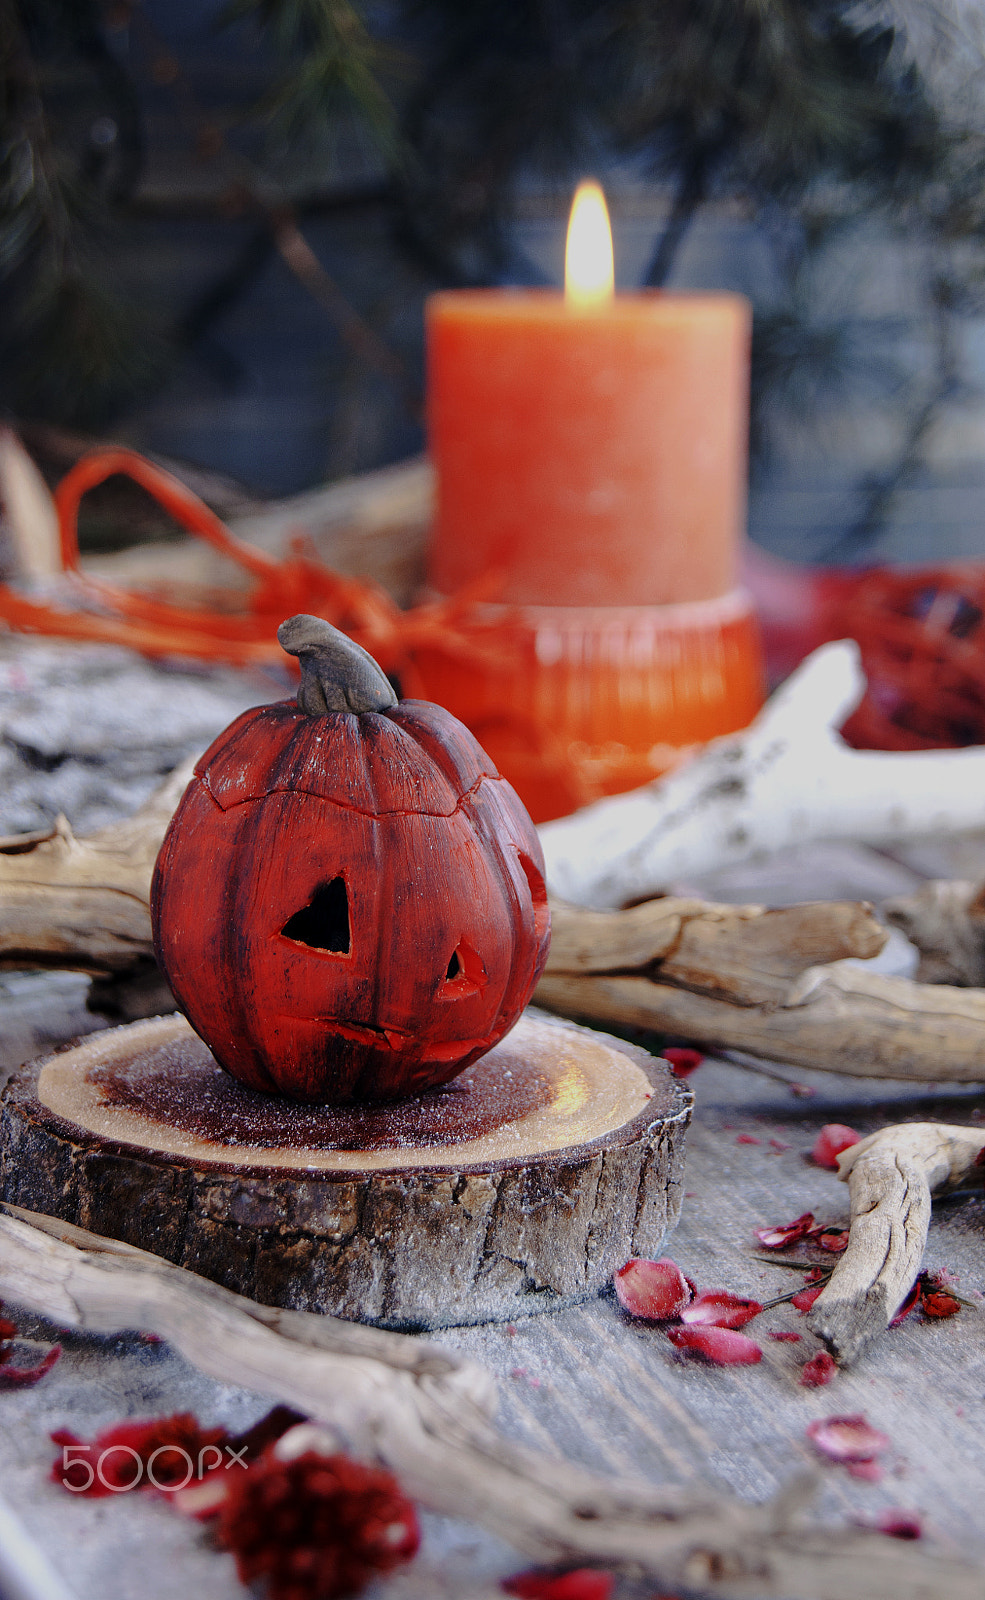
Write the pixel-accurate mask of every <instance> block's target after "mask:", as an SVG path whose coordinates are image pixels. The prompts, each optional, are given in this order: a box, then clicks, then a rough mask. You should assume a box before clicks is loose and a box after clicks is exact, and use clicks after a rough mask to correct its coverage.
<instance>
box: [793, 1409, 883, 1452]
mask: <svg viewBox="0 0 985 1600" xmlns="http://www.w3.org/2000/svg"><path fill="white" fill-rule="evenodd" d="M807 1436H808V1438H809V1439H810V1440H811V1441H812V1443H813V1444H814V1447H815V1449H816V1450H819V1451H820V1452H821V1454H822V1455H824V1456H827V1457H828V1459H829V1460H830V1461H847V1462H856V1463H857V1462H863V1461H872V1460H874V1458H875V1457H876V1456H877V1455H880V1454H881V1453H882V1451H883V1450H888V1449H889V1444H890V1441H889V1439H888V1438H887V1436H886V1434H884V1433H880V1432H879V1430H878V1429H877V1428H873V1427H872V1426H871V1424H870V1423H869V1422H868V1421H867V1419H866V1418H865V1417H864V1416H862V1415H861V1414H858V1415H855V1416H852V1417H824V1418H823V1419H820V1420H818V1421H816V1422H809V1423H808V1424H807Z"/></svg>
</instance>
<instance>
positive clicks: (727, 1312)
mask: <svg viewBox="0 0 985 1600" xmlns="http://www.w3.org/2000/svg"><path fill="white" fill-rule="evenodd" d="M762 1309H763V1308H762V1306H761V1305H760V1303H759V1301H758V1300H747V1299H744V1298H743V1296H742V1295H739V1294H731V1293H730V1292H729V1290H727V1289H705V1290H704V1292H703V1293H702V1294H699V1295H698V1296H697V1297H696V1298H695V1299H694V1300H692V1301H691V1304H690V1305H689V1306H685V1307H684V1310H683V1311H682V1312H681V1321H682V1322H686V1323H688V1325H692V1324H697V1325H700V1326H702V1327H708V1328H744V1327H745V1325H746V1323H747V1322H751V1321H752V1319H753V1317H758V1316H759V1313H760V1312H761V1311H762Z"/></svg>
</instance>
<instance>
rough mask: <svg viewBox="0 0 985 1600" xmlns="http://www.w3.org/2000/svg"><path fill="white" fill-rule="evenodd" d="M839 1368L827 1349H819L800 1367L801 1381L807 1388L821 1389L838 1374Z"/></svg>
mask: <svg viewBox="0 0 985 1600" xmlns="http://www.w3.org/2000/svg"><path fill="white" fill-rule="evenodd" d="M837 1372H838V1368H837V1366H836V1365H835V1362H834V1359H833V1357H831V1356H830V1355H829V1354H828V1352H827V1350H819V1351H818V1353H817V1355H816V1356H812V1357H811V1359H810V1361H805V1363H804V1365H803V1366H802V1367H801V1369H800V1381H801V1383H802V1384H803V1386H804V1388H805V1389H820V1388H821V1387H822V1386H823V1385H824V1384H826V1383H830V1382H831V1379H832V1378H834V1377H836V1376H837Z"/></svg>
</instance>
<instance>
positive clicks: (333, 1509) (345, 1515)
mask: <svg viewBox="0 0 985 1600" xmlns="http://www.w3.org/2000/svg"><path fill="white" fill-rule="evenodd" d="M218 1539H219V1543H220V1544H221V1545H222V1546H223V1548H225V1549H227V1550H230V1551H232V1553H233V1555H234V1556H235V1558H236V1569H237V1571H238V1573H239V1576H240V1578H241V1579H242V1581H243V1582H244V1583H252V1582H254V1580H256V1579H257V1578H266V1580H267V1584H268V1592H269V1595H270V1600H341V1597H342V1596H345V1595H353V1594H358V1593H359V1592H360V1591H361V1590H362V1589H363V1588H364V1587H365V1586H366V1584H367V1583H368V1582H369V1581H370V1579H371V1578H372V1577H374V1576H375V1575H376V1574H378V1573H386V1572H391V1571H393V1569H394V1568H395V1567H397V1566H399V1565H400V1564H401V1563H402V1562H404V1561H409V1560H410V1559H411V1557H412V1556H413V1555H415V1554H416V1552H417V1548H418V1545H419V1544H420V1532H419V1529H418V1525H417V1515H416V1513H415V1511H414V1507H413V1505H412V1504H411V1502H410V1501H409V1500H408V1499H407V1498H406V1496H405V1495H404V1494H403V1493H402V1491H401V1489H400V1486H399V1484H398V1483H397V1481H396V1479H395V1478H393V1477H392V1476H391V1474H390V1473H389V1472H385V1471H383V1469H382V1468H379V1467H366V1466H363V1465H362V1464H361V1462H358V1461H352V1460H350V1459H349V1458H348V1457H347V1456H343V1455H332V1456H323V1455H320V1454H318V1453H317V1452H316V1451H313V1450H309V1451H306V1452H305V1453H304V1455H301V1456H298V1457H297V1458H296V1459H295V1460H293V1461H280V1460H278V1459H277V1457H276V1456H275V1455H274V1453H273V1451H272V1450H267V1451H265V1452H264V1454H263V1455H262V1456H261V1457H260V1458H259V1460H258V1461H256V1462H255V1463H254V1464H253V1465H252V1466H251V1467H250V1470H249V1471H248V1472H244V1473H237V1475H236V1477H235V1479H232V1480H230V1483H229V1487H228V1492H227V1495H226V1499H225V1502H224V1504H223V1506H222V1508H221V1510H220V1513H219V1526H218Z"/></svg>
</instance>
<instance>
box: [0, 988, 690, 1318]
mask: <svg viewBox="0 0 985 1600" xmlns="http://www.w3.org/2000/svg"><path fill="white" fill-rule="evenodd" d="M690 1106H691V1096H690V1094H689V1092H688V1091H687V1089H686V1088H685V1087H684V1085H682V1084H681V1083H680V1082H678V1080H676V1079H675V1078H674V1077H673V1075H672V1074H671V1072H670V1070H669V1068H668V1067H667V1065H666V1063H664V1062H661V1061H659V1060H655V1059H654V1058H653V1057H652V1056H649V1055H648V1054H647V1053H646V1052H645V1051H642V1050H639V1049H637V1048H636V1047H634V1046H632V1045H629V1044H625V1043H624V1042H622V1041H621V1040H618V1039H613V1038H609V1037H608V1036H607V1035H602V1034H595V1033H591V1032H589V1031H588V1030H587V1029H583V1028H576V1027H574V1026H573V1025H572V1024H570V1023H568V1024H561V1023H558V1022H556V1021H554V1020H553V1019H551V1018H547V1017H537V1016H535V1015H532V1014H530V1013H527V1014H525V1016H524V1017H523V1018H522V1019H521V1021H520V1022H519V1023H518V1025H517V1027H516V1028H515V1029H514V1030H513V1032H512V1033H511V1034H509V1035H508V1036H507V1038H506V1039H504V1040H502V1041H501V1042H500V1044H499V1045H497V1046H496V1047H495V1048H494V1049H493V1050H491V1051H490V1052H489V1053H488V1054H487V1055H486V1056H484V1057H483V1058H482V1059H481V1060H480V1061H478V1062H476V1063H475V1064H474V1065H473V1066H472V1067H470V1068H468V1069H467V1071H466V1072H464V1073H462V1074H461V1076H460V1077H458V1078H456V1079H454V1080H453V1081H452V1082H451V1083H450V1084H448V1085H446V1086H445V1087H443V1088H442V1089H440V1090H433V1091H430V1092H429V1093H428V1094H425V1095H422V1096H420V1097H419V1098H418V1099H415V1100H410V1101H405V1102H402V1103H401V1104H399V1105H384V1106H355V1107H334V1108H333V1107H328V1106H305V1105H299V1104H297V1103H295V1102H292V1101H287V1100H283V1099H281V1098H279V1097H276V1096H268V1095H262V1094H258V1093H255V1092H254V1091H252V1090H249V1089H247V1088H245V1087H244V1086H243V1085H241V1084H239V1083H237V1082H236V1081H235V1080H234V1079H232V1078H231V1077H229V1076H228V1075H227V1074H226V1073H225V1072H223V1071H222V1070H221V1068H220V1067H218V1065H217V1064H216V1062H215V1060H214V1058H213V1057H212V1055H211V1053H210V1051H209V1050H208V1047H207V1046H206V1045H205V1044H204V1043H203V1042H202V1041H201V1040H200V1039H199V1038H198V1036H197V1035H196V1034H195V1033H193V1031H192V1029H191V1028H190V1026H189V1025H188V1023H187V1022H186V1021H185V1020H184V1018H183V1017H178V1016H174V1017H158V1018H153V1019H151V1020H149V1021H146V1022H139V1023H132V1024H130V1025H129V1026H127V1027H124V1028H116V1029H113V1030H111V1031H107V1032H105V1033H100V1034H96V1035H93V1036H90V1037H89V1038H87V1039H85V1040H82V1041H80V1042H79V1043H78V1044H76V1045H73V1046H71V1047H70V1048H69V1049H68V1050H65V1051H62V1052H60V1053H58V1054H56V1055H54V1056H50V1057H47V1058H46V1059H45V1060H43V1061H41V1062H36V1063H32V1064H31V1065H29V1066H28V1067H26V1068H23V1069H22V1070H21V1071H20V1072H19V1073H18V1074H17V1075H16V1076H15V1077H14V1078H13V1079H12V1080H11V1082H10V1084H9V1085H8V1087H7V1089H6V1091H5V1094H4V1100H3V1108H2V1117H0V1198H2V1199H4V1200H7V1201H10V1202H12V1203H15V1204H17V1205H22V1206H26V1207H28V1208H29V1209H31V1210H34V1211H41V1212H45V1213H48V1214H50V1215H53V1216H57V1217H59V1218H61V1219H63V1220H65V1221H68V1222H72V1223H76V1224H78V1225H80V1226H82V1227H84V1228H87V1229H91V1230H93V1231H95V1232H98V1233H102V1234H107V1235H109V1236H110V1237H112V1238H115V1239H120V1240H123V1241H125V1242H126V1243H128V1244H132V1245H136V1246H138V1247H141V1248H144V1249H147V1250H152V1251H154V1252H155V1253H156V1254H158V1255H161V1256H164V1257H165V1258H166V1259H167V1260H169V1261H172V1262H176V1263H178V1264H179V1265H181V1266H184V1267H189V1268H191V1269H192V1270H193V1271H195V1272H198V1273H200V1274H202V1275H203V1276H205V1277H208V1278H212V1279H213V1280H214V1281H216V1282H217V1283H221V1284H224V1285H225V1286H226V1287H227V1288H230V1289H234V1290H235V1291H236V1292H238V1293H240V1294H245V1295H248V1296H250V1297H251V1298H252V1299H256V1300H259V1301H260V1302H261V1303H263V1304H266V1305H276V1306H284V1307H288V1308H291V1309H294V1310H299V1311H319V1312H328V1313H331V1314H333V1315H337V1316H342V1317H348V1318H351V1319H353V1320H356V1321H365V1322H373V1323H377V1324H379V1325H380V1326H384V1327H391V1328H411V1327H414V1328H419V1327H439V1326H442V1325H446V1324H458V1323H469V1322H480V1321H487V1320H494V1319H502V1318H514V1317H517V1316H523V1315H527V1314H529V1313H531V1312H536V1311H544V1310H550V1309H555V1308H556V1307H558V1306H560V1305H564V1304H568V1303H571V1302H573V1301H575V1300H579V1299H583V1298H585V1297H586V1296H587V1295H590V1294H592V1293H594V1292H595V1291H597V1290H598V1289H599V1288H601V1287H602V1285H603V1284H605V1283H606V1282H607V1280H608V1279H609V1277H610V1276H611V1274H612V1272H613V1271H614V1270H615V1269H616V1268H617V1267H619V1266H621V1265H622V1264H623V1262H624V1261H625V1260H626V1259H627V1258H628V1257H629V1256H631V1255H648V1256H652V1255H654V1254H656V1253H658V1252H659V1249H660V1245H661V1243H662V1241H663V1238H664V1235H665V1233H666V1231H667V1229H668V1228H669V1227H670V1226H672V1225H673V1223H674V1222H676V1220H677V1216H678V1212H679V1209H680V1196H681V1180H682V1173H683V1164H684V1133H685V1129H686V1126H687V1123H688V1120H689V1118H690Z"/></svg>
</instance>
